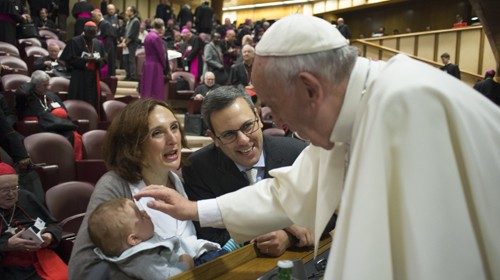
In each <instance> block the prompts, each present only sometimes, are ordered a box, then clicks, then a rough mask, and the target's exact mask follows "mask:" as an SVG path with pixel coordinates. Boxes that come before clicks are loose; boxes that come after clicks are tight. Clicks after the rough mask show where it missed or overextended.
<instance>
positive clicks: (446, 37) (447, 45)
mask: <svg viewBox="0 0 500 280" xmlns="http://www.w3.org/2000/svg"><path fill="white" fill-rule="evenodd" d="M456 44H457V33H455V32H450V33H442V34H439V39H438V49H437V61H438V62H441V54H443V53H445V52H447V53H449V54H450V57H451V61H455V58H456V57H457V56H456V52H455V49H456V47H455V46H456Z"/></svg>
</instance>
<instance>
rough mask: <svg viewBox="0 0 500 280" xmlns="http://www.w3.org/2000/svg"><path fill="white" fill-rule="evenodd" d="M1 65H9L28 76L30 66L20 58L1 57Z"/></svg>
mask: <svg viewBox="0 0 500 280" xmlns="http://www.w3.org/2000/svg"><path fill="white" fill-rule="evenodd" d="M0 64H2V65H7V66H9V67H10V68H13V69H17V70H19V71H18V72H19V74H25V75H27V74H28V65H27V64H26V62H24V61H23V60H22V59H20V58H19V57H15V56H0Z"/></svg>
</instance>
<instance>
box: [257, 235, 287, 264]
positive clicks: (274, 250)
mask: <svg viewBox="0 0 500 280" xmlns="http://www.w3.org/2000/svg"><path fill="white" fill-rule="evenodd" d="M253 242H254V243H255V245H256V246H257V248H258V249H259V251H260V252H261V253H262V254H265V255H268V256H271V257H279V256H281V255H282V254H283V253H284V252H285V250H286V249H288V247H290V245H291V243H290V240H289V239H288V234H287V233H286V232H285V231H284V230H277V231H273V232H270V233H267V234H264V235H261V236H259V237H257V238H255V239H254V240H253Z"/></svg>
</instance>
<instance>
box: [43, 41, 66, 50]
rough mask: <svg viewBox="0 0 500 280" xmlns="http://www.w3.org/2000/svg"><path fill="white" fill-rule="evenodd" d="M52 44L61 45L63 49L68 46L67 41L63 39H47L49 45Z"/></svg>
mask: <svg viewBox="0 0 500 280" xmlns="http://www.w3.org/2000/svg"><path fill="white" fill-rule="evenodd" d="M51 44H56V45H58V46H59V48H60V49H61V50H63V49H64V48H65V47H66V43H64V42H63V41H61V40H57V39H47V46H48V45H51Z"/></svg>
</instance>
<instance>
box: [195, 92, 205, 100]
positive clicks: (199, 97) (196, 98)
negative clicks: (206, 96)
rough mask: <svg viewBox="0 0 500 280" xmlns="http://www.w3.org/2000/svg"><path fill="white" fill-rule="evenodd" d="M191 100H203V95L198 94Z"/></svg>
mask: <svg viewBox="0 0 500 280" xmlns="http://www.w3.org/2000/svg"><path fill="white" fill-rule="evenodd" d="M193 100H203V95H201V94H199V93H198V94H196V95H195V96H194V97H193Z"/></svg>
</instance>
